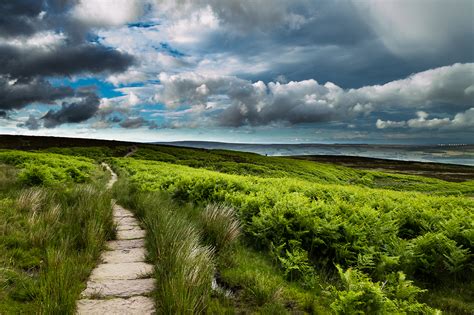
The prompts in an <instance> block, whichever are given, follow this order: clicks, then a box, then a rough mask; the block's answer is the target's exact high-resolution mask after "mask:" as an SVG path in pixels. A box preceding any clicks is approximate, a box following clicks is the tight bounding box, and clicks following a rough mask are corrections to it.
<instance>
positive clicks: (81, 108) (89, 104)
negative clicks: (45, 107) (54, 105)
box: [41, 91, 100, 128]
mask: <svg viewBox="0 0 474 315" xmlns="http://www.w3.org/2000/svg"><path fill="white" fill-rule="evenodd" d="M82 94H83V95H80V96H81V99H80V100H79V101H77V102H72V103H63V104H62V106H61V109H59V110H56V111H55V110H49V111H48V112H47V113H46V115H44V116H43V117H42V118H41V119H42V120H43V124H44V127H46V128H55V127H57V126H59V125H62V124H66V123H80V122H83V121H86V120H88V119H89V118H91V117H93V116H94V115H95V114H96V113H97V111H98V110H99V104H100V101H99V98H98V97H97V95H95V93H90V92H88V91H86V92H83V93H82Z"/></svg>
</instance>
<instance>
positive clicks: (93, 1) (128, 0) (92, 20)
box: [71, 0, 147, 27]
mask: <svg viewBox="0 0 474 315" xmlns="http://www.w3.org/2000/svg"><path fill="white" fill-rule="evenodd" d="M146 3H147V1H143V0H113V1H104V0H79V2H78V4H77V5H76V6H75V7H74V9H73V10H72V12H71V15H72V17H73V18H75V19H77V20H79V21H81V22H82V23H84V24H86V25H88V26H94V27H110V26H119V25H123V24H126V23H129V22H133V21H136V20H137V19H138V18H139V17H140V16H141V15H142V14H143V13H144V11H145V4H146Z"/></svg>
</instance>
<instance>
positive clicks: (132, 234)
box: [117, 230, 145, 240]
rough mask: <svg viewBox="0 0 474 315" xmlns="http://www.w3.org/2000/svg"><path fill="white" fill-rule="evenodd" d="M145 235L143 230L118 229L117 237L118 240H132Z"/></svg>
mask: <svg viewBox="0 0 474 315" xmlns="http://www.w3.org/2000/svg"><path fill="white" fill-rule="evenodd" d="M143 237H145V231H144V230H118V231H117V239H119V240H132V239H137V238H143Z"/></svg>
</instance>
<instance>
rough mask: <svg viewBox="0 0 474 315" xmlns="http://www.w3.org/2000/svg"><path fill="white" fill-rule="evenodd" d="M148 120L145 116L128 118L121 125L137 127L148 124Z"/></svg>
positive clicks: (130, 127)
mask: <svg viewBox="0 0 474 315" xmlns="http://www.w3.org/2000/svg"><path fill="white" fill-rule="evenodd" d="M147 124H148V122H147V121H146V120H145V119H144V118H143V117H136V118H127V119H126V120H124V121H122V122H121V123H120V127H122V128H127V129H136V128H140V127H143V126H145V125H147Z"/></svg>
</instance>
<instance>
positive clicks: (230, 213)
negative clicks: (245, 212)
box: [201, 203, 241, 253]
mask: <svg viewBox="0 0 474 315" xmlns="http://www.w3.org/2000/svg"><path fill="white" fill-rule="evenodd" d="M201 221H202V224H203V229H204V239H205V241H206V243H208V244H210V245H212V246H213V247H214V248H215V250H216V252H217V253H220V252H221V251H222V250H224V249H225V248H227V247H228V246H230V245H231V244H232V243H233V242H234V241H235V240H237V238H238V237H239V235H240V232H241V229H240V223H239V221H238V219H237V216H236V214H235V210H234V208H232V207H230V206H227V205H224V204H218V203H211V204H208V205H207V206H206V208H205V209H204V211H203V212H202V215H201Z"/></svg>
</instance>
